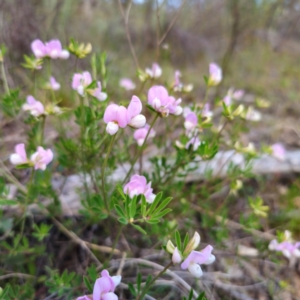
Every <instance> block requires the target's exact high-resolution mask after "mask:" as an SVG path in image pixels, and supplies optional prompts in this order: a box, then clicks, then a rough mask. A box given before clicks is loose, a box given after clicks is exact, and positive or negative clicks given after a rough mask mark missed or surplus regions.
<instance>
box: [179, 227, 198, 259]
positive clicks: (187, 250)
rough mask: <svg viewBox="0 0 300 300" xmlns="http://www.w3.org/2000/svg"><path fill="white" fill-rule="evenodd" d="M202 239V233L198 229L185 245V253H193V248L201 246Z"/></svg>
mask: <svg viewBox="0 0 300 300" xmlns="http://www.w3.org/2000/svg"><path fill="white" fill-rule="evenodd" d="M200 240H201V238H200V235H199V233H198V232H197V231H196V232H195V233H194V236H193V237H192V239H191V240H190V241H189V242H188V244H187V246H186V247H185V249H184V252H183V254H184V255H187V254H189V253H191V252H192V251H193V250H195V249H196V248H197V247H198V246H199V244H200Z"/></svg>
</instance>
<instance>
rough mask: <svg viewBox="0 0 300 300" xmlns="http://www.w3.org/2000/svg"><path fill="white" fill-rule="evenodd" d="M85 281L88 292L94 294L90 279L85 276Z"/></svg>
mask: <svg viewBox="0 0 300 300" xmlns="http://www.w3.org/2000/svg"><path fill="white" fill-rule="evenodd" d="M83 281H84V284H85V286H86V287H87V289H88V291H89V292H90V293H92V292H93V288H92V285H91V283H90V281H89V279H88V278H87V277H86V276H83Z"/></svg>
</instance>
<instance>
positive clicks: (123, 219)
mask: <svg viewBox="0 0 300 300" xmlns="http://www.w3.org/2000/svg"><path fill="white" fill-rule="evenodd" d="M118 221H119V222H120V223H122V224H124V225H126V224H128V221H127V219H126V218H119V219H118Z"/></svg>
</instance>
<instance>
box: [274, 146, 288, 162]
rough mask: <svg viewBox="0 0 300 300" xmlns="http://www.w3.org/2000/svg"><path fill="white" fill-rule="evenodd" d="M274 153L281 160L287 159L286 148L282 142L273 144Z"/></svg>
mask: <svg viewBox="0 0 300 300" xmlns="http://www.w3.org/2000/svg"><path fill="white" fill-rule="evenodd" d="M272 155H273V156H274V157H275V158H277V159H279V160H285V155H286V150H285V148H284V146H283V145H282V144H280V143H276V144H274V145H272Z"/></svg>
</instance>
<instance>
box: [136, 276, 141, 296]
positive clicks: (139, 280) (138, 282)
mask: <svg viewBox="0 0 300 300" xmlns="http://www.w3.org/2000/svg"><path fill="white" fill-rule="evenodd" d="M141 283H142V274H141V273H138V275H137V279H136V284H137V290H138V293H139V292H140V290H141Z"/></svg>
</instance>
